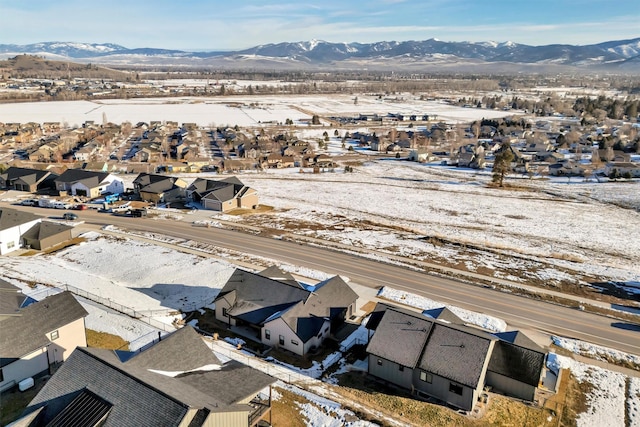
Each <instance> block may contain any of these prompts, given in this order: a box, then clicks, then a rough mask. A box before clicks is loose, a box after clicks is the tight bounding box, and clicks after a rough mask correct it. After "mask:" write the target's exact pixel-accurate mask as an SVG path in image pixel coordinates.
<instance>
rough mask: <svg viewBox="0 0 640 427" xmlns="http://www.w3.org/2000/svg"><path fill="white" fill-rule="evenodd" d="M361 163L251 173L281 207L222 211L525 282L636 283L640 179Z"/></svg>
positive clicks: (251, 180)
mask: <svg viewBox="0 0 640 427" xmlns="http://www.w3.org/2000/svg"><path fill="white" fill-rule="evenodd" d="M354 169H355V172H354V173H344V172H343V171H342V170H341V169H336V172H335V173H324V174H310V173H299V171H298V170H293V169H289V170H267V171H266V172H264V173H257V174H244V175H242V176H241V179H242V180H243V181H244V182H245V183H247V184H249V185H250V186H251V187H253V188H256V189H258V191H259V192H260V197H261V202H262V203H264V204H266V205H270V206H273V207H274V208H275V210H274V211H273V212H272V213H267V214H261V215H252V216H248V217H242V218H239V217H234V216H229V215H218V216H216V218H218V219H225V220H229V221H238V222H244V223H247V224H251V225H256V226H261V227H271V228H273V229H275V230H282V232H283V233H287V232H288V233H293V234H300V235H304V236H307V237H315V238H321V239H325V240H329V241H333V242H336V243H339V244H344V245H348V246H352V247H358V248H365V249H370V250H372V251H382V252H384V253H389V254H392V255H395V256H400V257H406V258H413V259H417V260H421V261H429V262H440V263H443V264H451V262H452V260H455V262H454V264H456V265H455V266H457V267H458V268H463V269H466V270H469V271H473V272H481V273H482V274H485V275H490V276H494V277H496V278H502V279H508V280H511V281H515V282H521V283H529V282H533V283H545V284H547V285H551V286H554V285H559V284H560V283H569V284H585V283H589V282H595V281H609V280H611V281H616V282H626V283H631V284H632V283H633V282H637V281H639V280H640V228H639V227H636V226H635V225H637V224H640V186H639V184H640V183H637V182H636V183H606V184H604V183H596V182H590V183H584V182H578V181H576V182H573V183H568V182H567V180H566V179H565V180H562V181H561V180H557V181H556V180H550V181H540V180H529V179H518V178H516V177H513V178H512V179H510V180H509V181H510V182H511V183H513V184H517V185H518V186H519V187H520V188H518V189H514V190H509V189H494V188H488V187H487V184H488V182H489V181H490V174H489V173H488V172H477V171H462V170H458V169H455V168H448V167H441V166H426V165H420V164H417V163H410V162H405V161H396V160H387V161H385V160H379V161H372V162H367V163H365V164H364V165H363V166H359V167H358V166H356V167H355V168H354ZM310 194H312V195H313V197H309V195H310ZM627 290H628V291H629V292H634V288H633V287H628V288H627Z"/></svg>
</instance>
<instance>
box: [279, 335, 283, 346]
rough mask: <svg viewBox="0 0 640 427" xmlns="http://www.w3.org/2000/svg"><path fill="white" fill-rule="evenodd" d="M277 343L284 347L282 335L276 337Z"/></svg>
mask: <svg viewBox="0 0 640 427" xmlns="http://www.w3.org/2000/svg"><path fill="white" fill-rule="evenodd" d="M278 343H279V344H280V345H284V335H280V336H279V337H278Z"/></svg>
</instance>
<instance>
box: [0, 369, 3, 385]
mask: <svg viewBox="0 0 640 427" xmlns="http://www.w3.org/2000/svg"><path fill="white" fill-rule="evenodd" d="M2 381H4V374H3V373H2V368H0V383H1V382H2Z"/></svg>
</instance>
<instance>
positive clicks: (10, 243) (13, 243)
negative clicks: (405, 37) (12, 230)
mask: <svg viewBox="0 0 640 427" xmlns="http://www.w3.org/2000/svg"><path fill="white" fill-rule="evenodd" d="M15 245H16V242H14V241H11V242H7V249H11V248H13V247H14V246H15Z"/></svg>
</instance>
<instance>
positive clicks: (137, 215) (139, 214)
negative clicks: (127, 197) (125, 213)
mask: <svg viewBox="0 0 640 427" xmlns="http://www.w3.org/2000/svg"><path fill="white" fill-rule="evenodd" d="M131 216H132V217H134V218H142V217H143V216H147V210H146V209H132V210H131Z"/></svg>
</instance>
